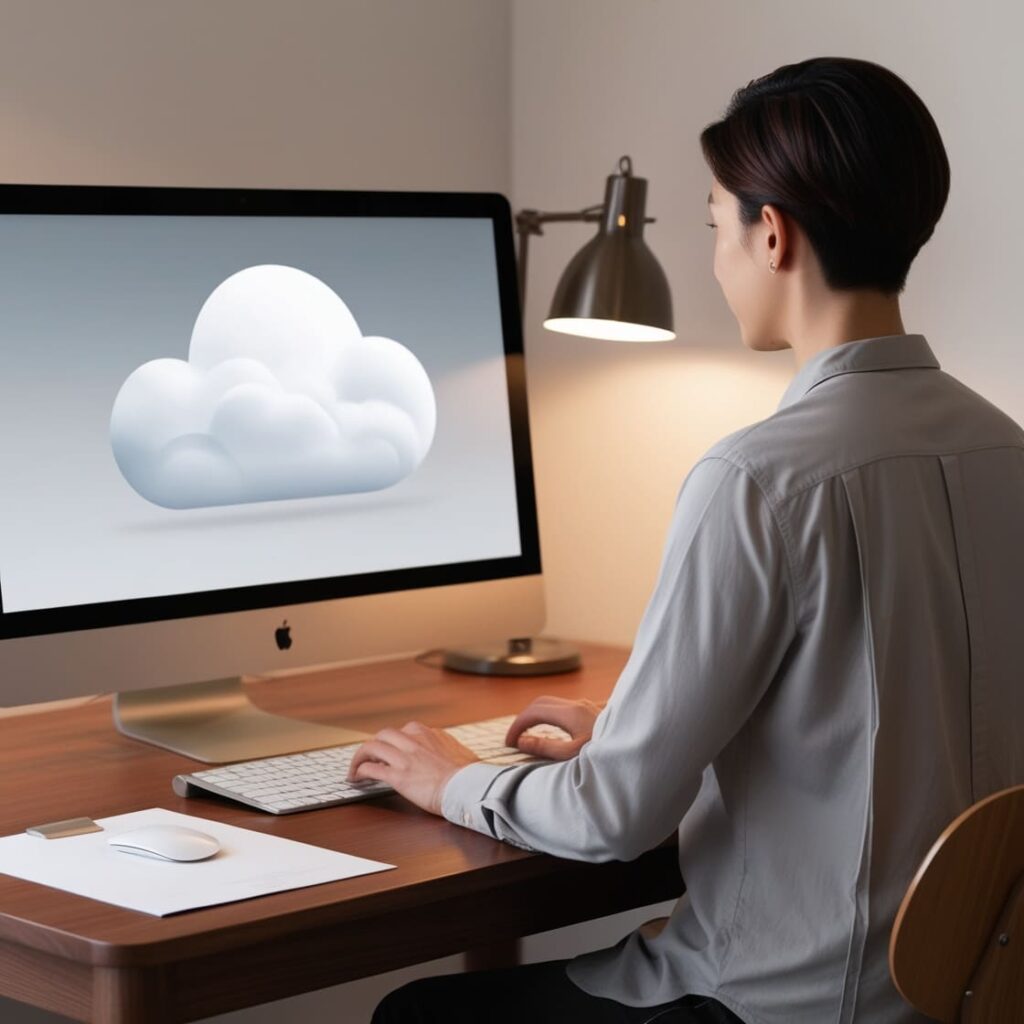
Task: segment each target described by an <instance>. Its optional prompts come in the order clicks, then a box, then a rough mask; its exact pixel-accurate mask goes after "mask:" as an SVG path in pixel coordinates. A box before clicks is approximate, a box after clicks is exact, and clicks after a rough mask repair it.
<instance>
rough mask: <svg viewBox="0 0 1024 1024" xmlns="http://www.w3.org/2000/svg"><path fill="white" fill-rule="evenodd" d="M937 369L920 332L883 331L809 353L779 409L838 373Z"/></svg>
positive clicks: (797, 399) (934, 359)
mask: <svg viewBox="0 0 1024 1024" xmlns="http://www.w3.org/2000/svg"><path fill="white" fill-rule="evenodd" d="M913 368H927V369H932V370H937V369H939V361H938V359H936V358H935V354H934V353H933V352H932V350H931V348H930V346H929V345H928V342H927V341H926V340H925V337H924V335H923V334H885V335H882V336H881V337H878V338H863V339H861V340H859V341H846V342H843V344H841V345H836V346H835V347H834V348H827V349H825V350H824V351H823V352H819V353H817V354H816V355H814V356H812V357H811V358H810V359H808V360H807V362H806V363H804V365H803V366H801V367H800V369H799V370H798V371H797V374H796V376H795V377H794V378H793V379H792V380H791V381H790V382H789V387H787V388H786V390H785V392H784V394H783V396H782V400H781V401H780V402H779V409H785V408H786V407H787V406H789V405H792V404H793V403H794V402H798V401H799V400H800V399H801V398H803V397H804V395H806V394H807V392H808V391H810V390H811V388H814V387H817V386H818V385H819V384H820V383H821V382H822V381H824V380H828V379H829V377H838V376H839V374H841V373H865V372H868V371H871V370H909V369H913Z"/></svg>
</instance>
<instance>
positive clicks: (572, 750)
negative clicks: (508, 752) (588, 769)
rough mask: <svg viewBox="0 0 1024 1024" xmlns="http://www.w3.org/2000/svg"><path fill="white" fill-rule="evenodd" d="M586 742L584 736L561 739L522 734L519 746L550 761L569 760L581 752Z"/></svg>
mask: <svg viewBox="0 0 1024 1024" xmlns="http://www.w3.org/2000/svg"><path fill="white" fill-rule="evenodd" d="M586 742H587V741H586V739H584V738H583V737H582V736H581V737H580V738H579V739H574V740H560V739H555V738H554V737H551V736H521V737H520V738H519V743H518V744H517V746H518V747H519V749H520V750H522V751H523V752H524V753H526V754H535V755H536V756H537V757H543V758H546V759H548V760H550V761H568V760H569V758H570V757H575V756H576V755H577V754H578V753H579V752H580V748H581V747H582V746H583V744H584V743H586Z"/></svg>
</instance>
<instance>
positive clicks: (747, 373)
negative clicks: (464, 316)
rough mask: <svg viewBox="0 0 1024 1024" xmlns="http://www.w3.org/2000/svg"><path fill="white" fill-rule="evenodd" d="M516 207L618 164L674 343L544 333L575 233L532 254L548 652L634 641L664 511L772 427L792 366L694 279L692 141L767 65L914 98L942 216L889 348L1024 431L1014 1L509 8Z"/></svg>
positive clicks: (1017, 12)
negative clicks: (747, 346)
mask: <svg viewBox="0 0 1024 1024" xmlns="http://www.w3.org/2000/svg"><path fill="white" fill-rule="evenodd" d="M512 12H513V19H512V20H513V45H512V107H513V116H512V158H513V159H512V190H513V196H514V199H515V202H516V204H517V205H518V206H533V207H539V208H542V209H554V210H563V209H565V210H571V209H577V208H579V207H582V206H585V205H587V204H589V203H594V202H599V201H600V200H601V198H602V195H603V187H604V178H605V175H606V174H608V173H610V171H611V170H612V168H613V165H614V164H615V162H616V160H617V159H618V157H619V156H620V155H621V154H622V153H627V152H628V153H630V154H631V155H632V157H633V159H634V165H635V169H636V173H637V174H640V175H642V176H645V177H647V178H649V180H650V184H649V201H648V212H649V214H650V215H652V216H656V217H657V218H658V221H657V223H656V224H653V225H651V226H650V227H649V228H648V239H649V242H650V245H651V247H652V249H653V250H654V251H655V253H656V255H657V256H658V257H659V259H660V260H661V261H662V264H663V266H664V267H665V270H666V272H667V274H668V277H669V280H670V283H671V285H672V292H673V301H674V306H675V320H676V330H677V333H678V339H677V340H676V341H675V342H672V343H669V344H666V345H658V346H649V347H644V346H635V347H630V346H627V345H615V344H613V343H605V342H600V341H587V340H584V339H573V338H568V337H565V336H562V335H557V334H552V333H550V332H548V331H545V330H543V329H542V328H541V327H540V326H539V324H540V321H541V319H542V318H543V316H544V315H545V313H546V310H547V304H548V303H549V302H550V299H551V294H552V292H553V290H554V286H555V282H556V281H557V278H558V275H559V273H560V271H561V269H562V268H563V267H564V266H565V264H566V263H567V261H568V260H569V258H570V257H571V256H572V254H573V252H574V251H575V250H576V249H577V248H578V247H579V246H580V245H582V244H583V242H584V241H585V240H586V239H587V238H588V237H589V236H590V234H591V232H592V230H593V229H592V228H590V227H589V226H582V225H554V226H552V227H550V228H549V229H547V230H546V234H545V236H544V237H543V238H540V239H537V240H536V241H535V242H534V244H533V246H532V248H531V250H530V261H531V273H530V282H529V292H528V297H527V307H528V308H527V316H526V320H527V324H528V331H527V366H528V373H529V381H530V394H531V401H532V407H531V414H532V423H533V430H534V452H535V459H536V463H537V473H538V481H537V487H538V496H539V504H540V517H541V542H542V550H543V556H544V560H545V570H546V586H547V593H548V631H549V632H550V633H552V634H561V635H566V636H576V637H583V638H587V639H608V640H614V641H620V642H623V643H628V642H630V641H631V639H632V637H633V634H634V632H635V629H636V626H637V623H638V621H639V618H640V616H641V613H642V611H643V607H644V604H645V602H646V599H647V596H648V594H649V592H650V588H651V586H652V584H653V581H654V577H655V574H656V571H657V567H658V562H659V559H660V554H661V545H662V540H663V538H664V534H665V530H666V527H667V524H668V520H669V517H670V515H671V511H672V504H673V501H674V499H675V495H676V492H677V490H678V487H679V485H680V483H681V482H682V479H683V477H684V475H685V474H686V472H687V471H688V470H689V469H690V467H691V466H692V465H693V463H694V461H695V460H696V459H697V458H698V457H699V456H700V454H701V453H702V452H704V451H705V450H706V449H707V448H708V447H710V446H711V445H712V444H713V443H714V442H715V441H716V440H717V439H718V438H720V437H721V436H722V435H724V434H726V433H728V432H730V431H732V430H735V429H737V428H739V427H741V426H743V425H744V424H747V423H750V422H753V421H754V420H757V419H760V418H762V417H764V416H766V415H769V414H770V413H771V412H773V411H774V409H775V407H776V404H777V402H778V399H779V397H780V396H781V393H782V391H783V389H784V387H785V384H786V382H787V381H788V379H789V377H790V375H791V372H792V369H791V367H792V363H791V356H790V355H789V354H788V353H770V354H756V353H750V352H747V351H746V350H743V349H742V348H741V343H740V341H739V331H738V328H737V326H736V322H735V320H734V319H733V317H732V314H731V313H730V311H729V308H728V306H727V305H726V304H725V300H724V299H723V297H722V294H721V291H720V289H719V287H718V284H717V282H716V281H715V279H714V276H713V273H712V254H713V246H714V241H713V235H712V233H711V231H710V230H709V229H708V228H706V227H704V222H705V221H706V220H707V217H706V215H705V214H706V209H705V200H706V197H707V193H708V187H709V184H710V172H709V171H708V169H707V166H706V164H705V163H704V161H703V158H702V157H701V154H700V147H699V144H698V141H697V139H698V135H699V133H700V131H701V129H702V128H703V127H704V125H705V124H707V123H708V122H709V121H712V120H716V119H717V118H718V117H720V116H721V114H722V113H723V112H724V109H725V106H726V104H727V102H728V100H729V97H730V96H731V94H732V92H733V90H734V89H736V88H738V87H740V86H743V85H746V84H747V82H748V81H750V79H752V78H755V77H757V76H758V75H761V74H764V73H766V72H768V71H770V70H772V69H773V68H775V67H778V66H779V65H781V64H785V63H790V62H793V61H797V60H802V59H805V58H807V57H812V56H825V55H842V56H852V57H860V58H864V59H868V60H874V61H877V62H879V63H881V64H884V65H887V66H889V67H891V68H892V69H893V70H894V71H896V72H897V73H898V74H900V75H901V76H902V77H904V78H905V79H906V80H907V81H908V82H909V84H910V85H911V86H912V87H913V88H914V89H916V90H917V91H918V92H919V94H920V95H921V96H922V98H923V99H924V101H925V103H926V104H927V105H928V107H929V108H930V109H931V111H932V113H933V116H934V117H935V119H936V121H937V123H938V125H939V129H940V131H941V132H942V135H943V139H944V141H945V144H946V148H947V150H948V153H949V158H950V163H951V165H952V187H951V193H950V198H949V203H948V205H947V207H946V211H945V213H944V215H943V218H942V220H941V221H940V223H939V226H938V228H937V230H936V232H935V235H934V236H933V237H932V239H931V240H930V241H929V243H928V244H927V245H926V246H925V248H924V249H923V250H922V252H921V253H920V255H919V256H918V258H917V261H916V262H915V264H914V267H913V268H912V270H911V273H910V278H909V282H908V286H907V289H906V291H905V293H904V295H903V298H902V310H903V321H904V325H905V327H906V329H907V331H909V332H921V333H923V334H925V336H926V337H927V338H928V340H929V342H930V343H931V344H932V346H933V348H934V349H935V352H936V354H937V356H938V358H939V360H940V362H942V363H943V365H944V366H945V367H946V368H947V369H949V370H951V372H953V373H955V374H957V375H958V376H960V377H961V379H962V380H964V381H965V382H966V383H967V384H968V385H970V386H972V387H974V388H976V389H977V390H980V391H981V392H982V393H983V394H985V395H987V396H988V397H990V398H991V399H992V400H993V401H995V402H996V403H997V404H1000V405H1002V406H1003V407H1004V408H1005V409H1006V410H1007V411H1008V412H1009V413H1010V414H1011V415H1014V416H1015V417H1016V418H1018V419H1019V420H1022V421H1024V386H1022V381H1024V345H1022V344H1021V339H1020V328H1019V324H1018V319H1017V316H1018V312H1017V303H1016V298H1017V292H1018V291H1019V287H1018V285H1017V282H1016V277H1017V274H1018V272H1019V270H1018V268H1019V266H1020V261H1019V258H1018V248H1019V241H1018V239H1019V238H1020V236H1021V232H1022V228H1024V211H1022V209H1021V206H1020V204H1019V203H1018V202H1017V197H1018V196H1019V194H1020V185H1019V182H1020V181H1021V180H1024V179H1022V173H1021V172H1022V169H1024V168H1022V162H1024V160H1022V158H1024V131H1022V129H1021V127H1020V124H1019V119H1018V118H1017V117H1016V116H1015V113H1014V111H1015V106H1014V98H1015V97H1018V96H1020V95H1021V94H1022V92H1024V71H1022V70H1021V69H1022V65H1021V63H1020V61H1019V60H1017V59H1016V50H1017V46H1018V42H1019V39H1020V34H1021V29H1022V28H1024V16H1022V13H1021V8H1020V7H1019V6H1018V5H1015V4H1012V3H1010V2H1009V0H1003V2H991V0H990V2H987V3H983V4H981V5H980V6H974V7H969V6H968V5H965V4H962V3H959V2H955V0H900V2H898V3H891V2H889V0H885V2H879V0H861V2H859V3H844V4H832V3H829V4H823V3H820V2H818V0H778V2H774V3H749V2H746V0H686V2H682V0H633V2H631V3H629V4H623V3H620V2H618V0H515V2H514V3H513V6H512Z"/></svg>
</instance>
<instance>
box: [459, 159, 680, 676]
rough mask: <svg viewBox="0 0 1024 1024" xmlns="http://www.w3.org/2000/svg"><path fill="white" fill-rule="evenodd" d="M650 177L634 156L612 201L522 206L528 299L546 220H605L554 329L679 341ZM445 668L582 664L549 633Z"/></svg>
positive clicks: (468, 652)
mask: <svg viewBox="0 0 1024 1024" xmlns="http://www.w3.org/2000/svg"><path fill="white" fill-rule="evenodd" d="M646 200H647V179H646V178H637V177H634V175H633V162H632V160H630V158H629V157H628V156H624V157H622V158H621V159H620V160H619V165H618V172H617V173H615V174H610V175H609V176H608V179H607V182H606V183H605V190H604V202H603V203H601V204H599V205H596V206H588V207H586V208H585V209H583V210H577V211H574V212H569V213H546V212H542V211H540V210H520V211H519V213H517V214H516V233H517V234H518V236H519V251H518V257H519V259H518V263H519V266H518V270H519V301H520V306H521V308H523V309H525V307H526V266H527V251H528V244H529V239H530V236H531V235H542V234H544V229H543V225H545V224H553V223H559V222H560V223H568V222H579V221H587V222H594V223H598V224H599V225H600V226H599V227H598V230H597V235H596V236H595V237H594V238H592V239H591V240H590V241H589V242H587V244H586V245H585V246H583V248H582V249H580V251H579V252H578V253H576V255H575V256H574V257H573V258H572V259H571V260H570V261H569V265H568V266H567V267H566V268H565V270H564V271H563V273H562V276H561V278H560V279H559V282H558V286H557V287H556V288H555V293H554V296H553V298H552V300H551V310H550V312H549V313H548V318H547V319H546V320H545V321H544V326H545V327H546V328H547V329H548V330H549V331H558V332H559V333H562V334H575V335H579V336H581V337H585V338H605V339H607V340H609V341H672V340H673V339H674V338H675V332H674V331H673V330H672V294H671V292H670V291H669V287H668V279H667V278H666V277H665V271H664V270H662V269H661V264H660V263H658V261H657V259H656V258H655V256H654V254H653V253H652V252H651V250H650V249H649V248H648V247H647V243H646V242H645V241H644V239H643V232H644V224H650V223H652V222H653V220H654V218H653V217H646V216H645V215H644V206H645V203H646ZM443 664H444V666H445V668H451V669H455V670H457V671H459V672H473V673H478V674H481V675H507V676H529V675H547V674H549V673H554V672H568V671H570V670H571V669H574V668H578V667H579V665H580V654H579V650H578V649H577V648H576V647H574V646H573V645H572V644H567V643H565V642H563V641H561V640H553V639H549V638H546V637H520V638H516V639H513V640H509V641H508V643H507V644H506V645H504V646H481V647H467V648H458V649H450V650H446V651H445V652H444V657H443Z"/></svg>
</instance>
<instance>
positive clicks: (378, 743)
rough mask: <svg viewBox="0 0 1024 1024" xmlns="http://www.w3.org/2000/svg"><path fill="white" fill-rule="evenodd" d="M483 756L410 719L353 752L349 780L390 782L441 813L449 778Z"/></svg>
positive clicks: (383, 732) (410, 796)
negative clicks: (400, 726)
mask: <svg viewBox="0 0 1024 1024" xmlns="http://www.w3.org/2000/svg"><path fill="white" fill-rule="evenodd" d="M479 760H480V758H478V757H477V756H476V754H474V753H473V751H472V750H469V749H468V748H467V747H464V746H463V745H462V744H461V743H459V741H458V740H456V739H453V738H452V737H451V736H449V735H448V733H446V732H444V731H443V730H442V729H431V728H430V727H429V726H426V725H423V724H421V723H420V722H409V724H408V725H404V726H402V728H401V729H382V730H381V731H380V732H379V733H377V735H376V736H374V738H373V739H372V740H367V741H366V742H365V743H364V744H363V745H362V746H361V747H360V748H359V749H358V750H357V751H356V752H355V754H353V755H352V763H351V765H350V766H349V772H348V780H349V782H365V781H367V780H368V779H376V780H377V781H379V782H386V783H387V784H388V785H389V786H393V787H394V788H395V790H396V791H397V792H399V793H401V794H402V796H404V797H405V798H406V800H411V801H412V802H413V803H414V804H416V806H417V807H422V808H423V810H425V811H430V813H431V814H440V813H441V798H442V796H444V787H445V786H446V785H447V784H448V780H449V779H450V778H451V777H452V776H453V775H454V774H455V773H456V772H457V771H458V770H459V769H460V768H464V767H465V766H466V765H467V764H472V763H473V762H474V761H479Z"/></svg>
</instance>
